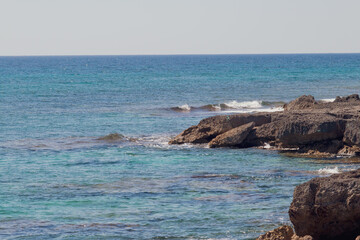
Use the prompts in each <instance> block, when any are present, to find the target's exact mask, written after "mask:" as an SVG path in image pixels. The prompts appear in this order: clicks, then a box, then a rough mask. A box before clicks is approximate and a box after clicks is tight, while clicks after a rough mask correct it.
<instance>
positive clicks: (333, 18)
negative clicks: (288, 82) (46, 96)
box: [0, 0, 360, 56]
mask: <svg viewBox="0 0 360 240" xmlns="http://www.w3.org/2000/svg"><path fill="white" fill-rule="evenodd" d="M359 10H360V1H359V0H343V1H340V0H326V1H325V0H0V30H1V35H0V55H2V56H4V55H127V54H248V53H336V52H341V53H351V52H360V31H359V24H360V14H359Z"/></svg>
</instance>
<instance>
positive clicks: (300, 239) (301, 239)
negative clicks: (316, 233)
mask: <svg viewBox="0 0 360 240" xmlns="http://www.w3.org/2000/svg"><path fill="white" fill-rule="evenodd" d="M313 239H314V238H313V237H312V236H310V235H306V236H303V237H299V236H298V235H296V234H294V235H293V236H292V238H291V240H313Z"/></svg>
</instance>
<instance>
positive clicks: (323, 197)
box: [289, 169, 360, 240]
mask: <svg viewBox="0 0 360 240" xmlns="http://www.w3.org/2000/svg"><path fill="white" fill-rule="evenodd" d="M289 216H290V220H291V222H292V223H293V225H294V229H295V232H296V234H297V235H299V236H305V235H311V236H312V237H313V238H314V239H315V240H332V239H333V240H335V239H343V240H346V239H351V240H352V239H355V238H356V237H357V236H358V235H359V234H360V169H359V170H355V171H351V172H346V173H341V174H334V175H332V176H330V177H321V178H314V179H312V180H310V181H308V182H306V183H304V184H301V185H299V186H297V187H296V188H295V191H294V196H293V201H292V203H291V206H290V209H289Z"/></svg>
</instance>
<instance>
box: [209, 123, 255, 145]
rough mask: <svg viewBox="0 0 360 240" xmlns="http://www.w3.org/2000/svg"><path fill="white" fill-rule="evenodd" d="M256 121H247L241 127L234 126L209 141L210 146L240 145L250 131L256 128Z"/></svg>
mask: <svg viewBox="0 0 360 240" xmlns="http://www.w3.org/2000/svg"><path fill="white" fill-rule="evenodd" d="M254 126H255V123H254V122H251V123H247V124H244V125H241V126H240V127H236V128H233V129H231V130H229V131H227V132H225V133H223V134H220V135H218V136H217V137H216V138H214V139H213V140H211V142H209V147H210V148H215V147H230V146H238V145H240V144H242V143H243V141H244V140H245V138H246V137H247V136H248V134H249V132H250V131H251V130H252V129H253V128H254Z"/></svg>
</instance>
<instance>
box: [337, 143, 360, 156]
mask: <svg viewBox="0 0 360 240" xmlns="http://www.w3.org/2000/svg"><path fill="white" fill-rule="evenodd" d="M338 155H340V156H347V157H354V156H360V147H358V146H347V145H346V146H344V147H343V148H342V149H340V150H339V151H338Z"/></svg>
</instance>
